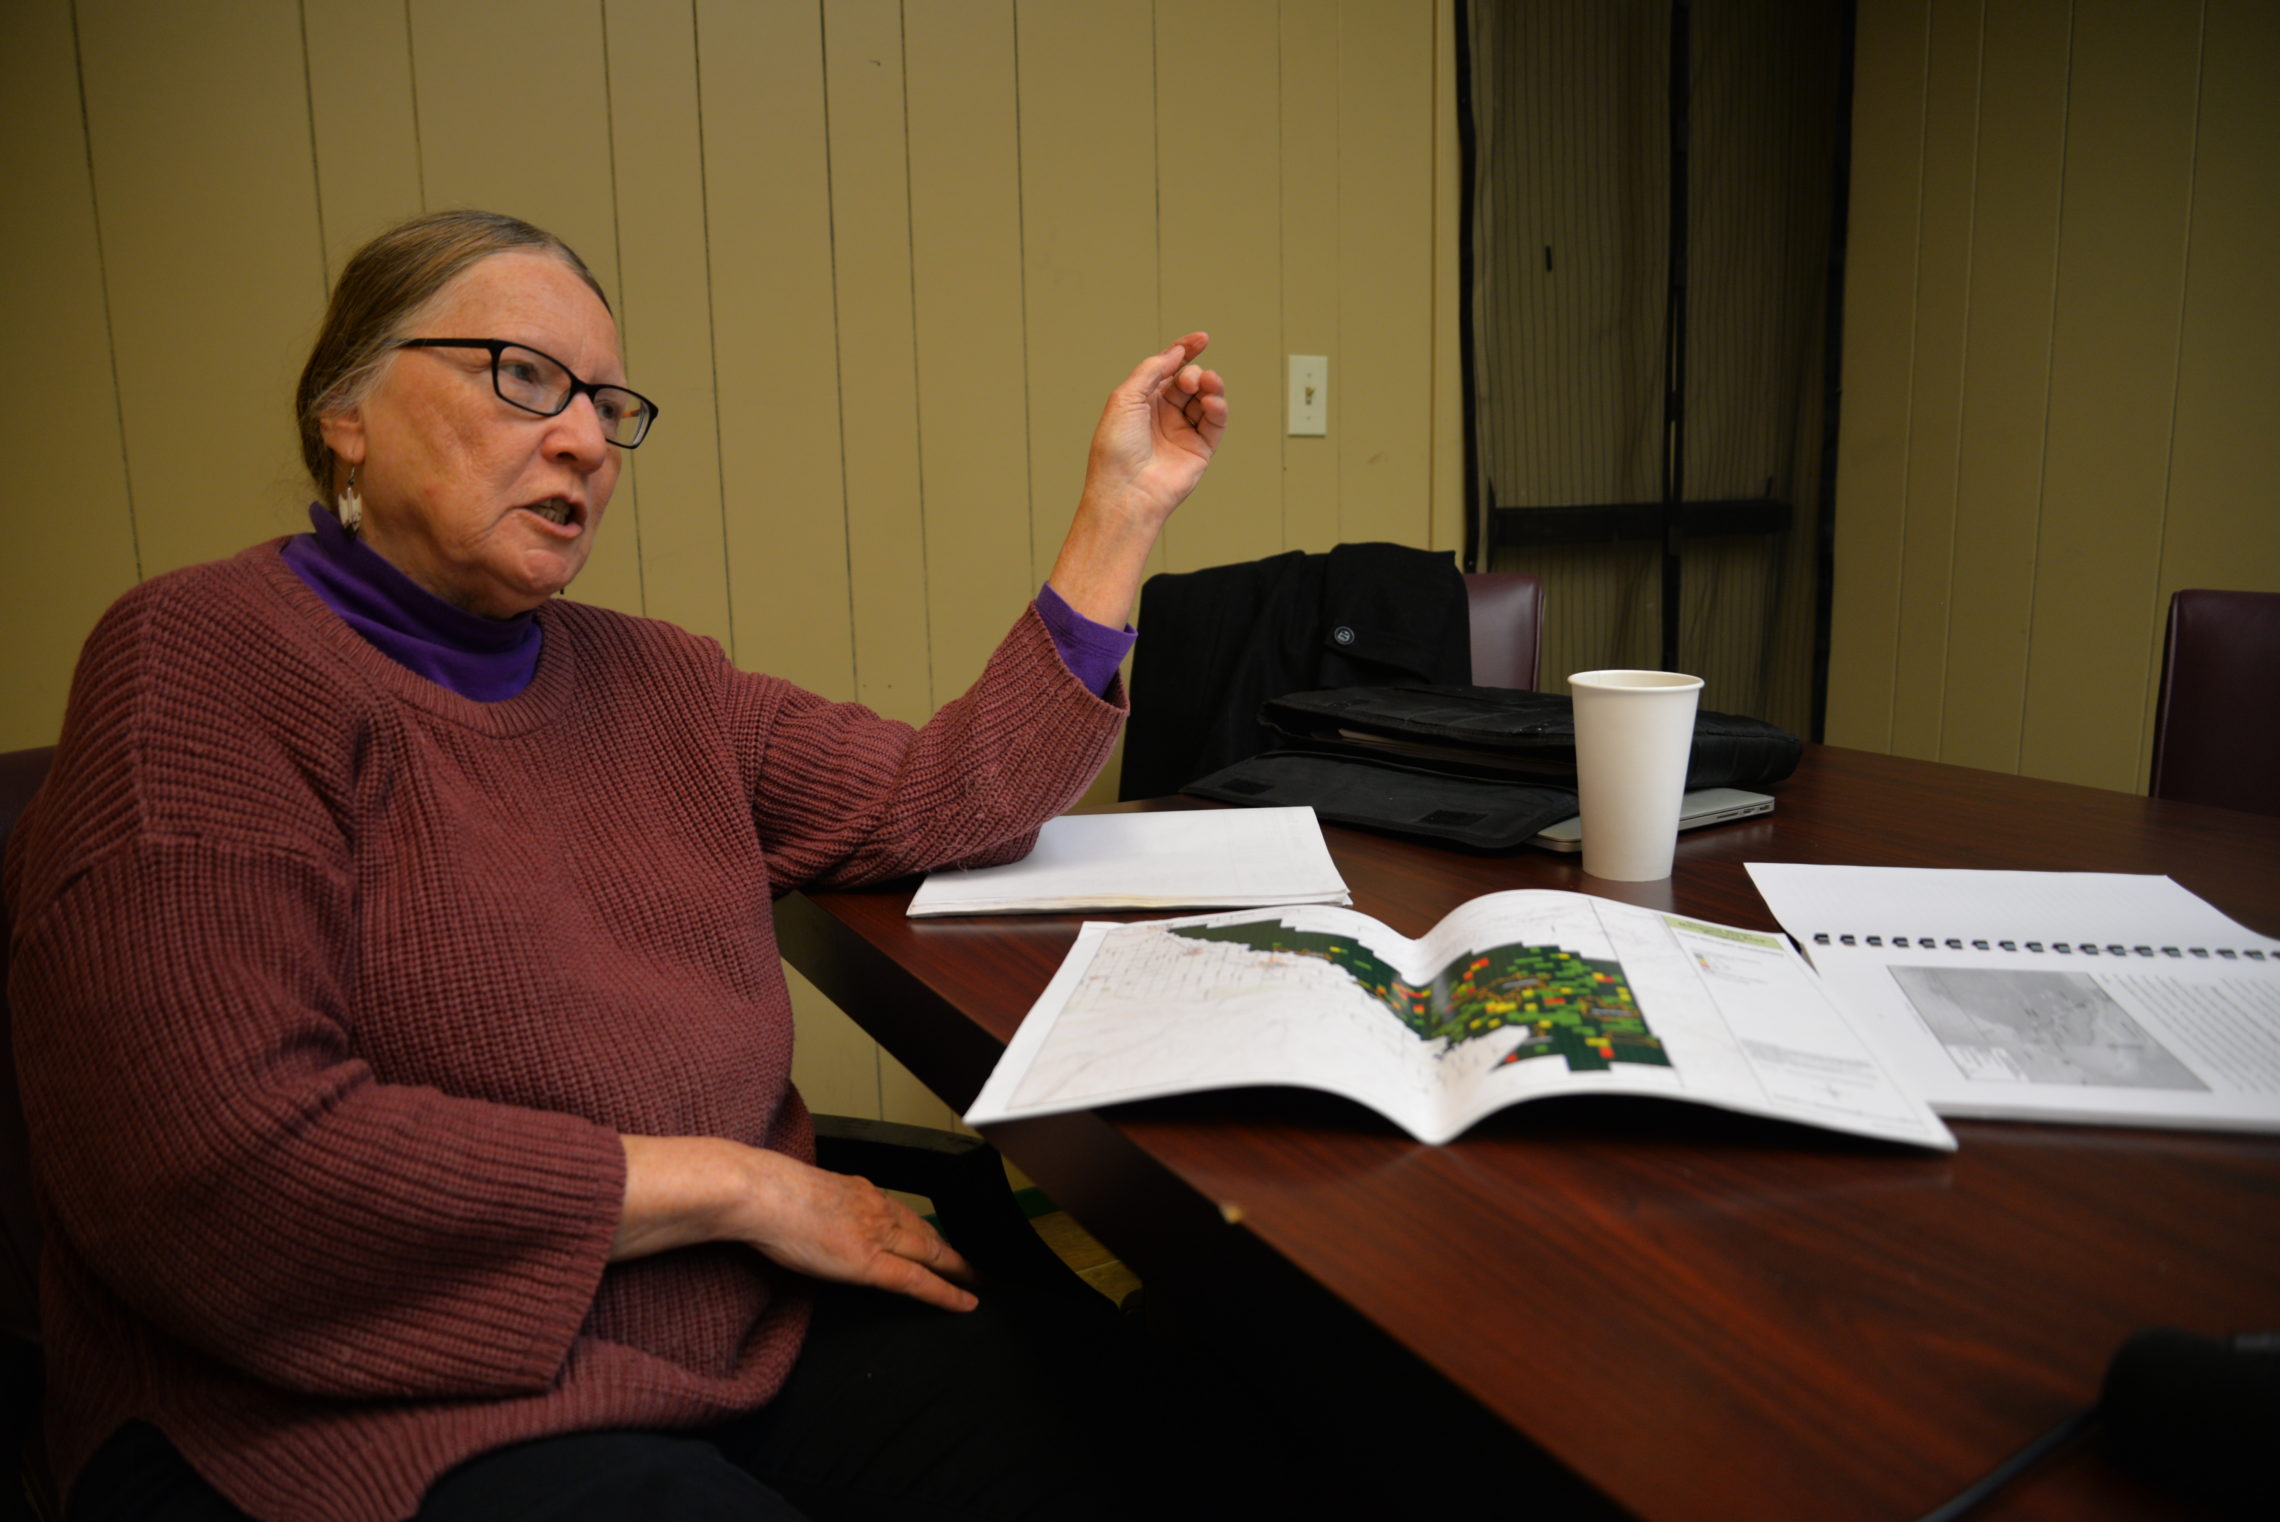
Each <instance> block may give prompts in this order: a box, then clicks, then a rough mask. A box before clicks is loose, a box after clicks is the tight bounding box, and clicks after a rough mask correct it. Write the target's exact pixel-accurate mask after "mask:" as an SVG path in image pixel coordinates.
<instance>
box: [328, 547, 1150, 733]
mask: <svg viewBox="0 0 2280 1522" xmlns="http://www.w3.org/2000/svg"><path fill="white" fill-rule="evenodd" d="M309 523H310V526H311V527H312V528H313V529H314V530H315V532H313V533H308V534H296V535H294V536H293V537H292V538H291V539H288V540H286V541H285V564H286V565H288V566H290V567H291V568H292V571H293V574H294V575H296V576H298V577H300V578H301V580H302V582H303V583H304V584H306V585H307V587H308V589H309V590H310V591H312V592H314V593H316V594H317V600H318V601H320V602H322V603H323V604H324V605H325V606H326V607H328V608H330V609H332V610H333V611H334V612H335V613H338V614H339V615H340V616H341V617H342V618H343V619H344V620H346V621H347V623H348V626H349V627H350V628H352V629H354V630H355V631H356V632H357V633H359V634H361V635H363V636H364V637H365V638H366V639H368V640H370V641H371V642H372V644H373V645H374V647H375V648H377V649H378V650H379V651H380V653H381V654H382V655H385V656H387V657H388V658H389V659H390V660H392V661H394V662H395V663H396V664H397V665H399V666H403V667H405V668H406V669H408V670H411V671H416V672H418V673H419V674H420V675H421V676H424V677H426V678H427V679H428V680H429V681H431V682H436V683H439V684H441V685H442V686H445V687H448V688H450V689H451V690H452V691H453V692H456V693H458V694H459V695H460V696H461V697H463V698H473V699H474V700H475V701H476V702H478V703H496V702H498V701H500V700H501V699H502V698H511V697H513V696H514V695H515V694H516V693H518V692H520V691H522V690H523V689H524V688H525V687H528V686H529V685H530V679H531V676H532V674H533V673H535V672H536V671H537V670H538V646H539V637H540V636H539V627H538V619H537V618H536V617H535V616H533V615H532V614H529V613H518V614H516V615H515V616H514V617H512V618H485V617H484V616H483V615H482V614H480V613H470V612H468V611H467V610H466V609H465V608H461V607H457V606H455V605H453V604H451V603H448V602H445V601H444V600H443V599H442V598H440V597H438V596H436V595H435V594H434V593H433V592H430V591H428V590H427V588H425V587H423V586H421V585H420V584H419V583H417V582H415V581H413V580H412V579H411V578H410V577H409V576H406V575H405V574H404V573H403V572H402V571H399V570H397V569H396V568H395V567H394V566H393V565H391V564H389V563H388V561H387V560H386V558H384V557H383V556H382V555H381V554H380V553H379V552H378V551H376V550H374V549H373V548H372V547H371V546H370V545H367V544H365V543H363V542H362V541H361V540H359V539H357V538H356V537H355V536H354V535H353V534H350V533H349V532H348V531H347V530H345V529H343V528H342V527H341V526H340V521H339V520H338V519H337V518H335V517H334V516H333V515H332V514H331V513H329V512H327V511H325V509H324V508H323V507H321V506H311V507H310V509H309ZM1037 614H1038V617H1040V618H1041V619H1043V620H1044V621H1045V632H1046V633H1048V634H1050V635H1051V636H1052V637H1053V648H1054V649H1056V650H1058V651H1059V652H1060V653H1061V662H1062V664H1063V665H1065V666H1067V667H1068V668H1069V672H1070V674H1071V675H1073V676H1075V677H1076V679H1077V680H1078V681H1080V682H1082V683H1084V684H1085V686H1086V687H1087V688H1089V689H1090V690H1091V691H1093V692H1094V693H1095V694H1099V693H1104V692H1106V691H1107V690H1108V684H1109V680H1110V678H1112V677H1114V676H1115V675H1116V668H1117V664H1118V663H1119V662H1121V661H1122V660H1123V659H1124V657H1125V655H1126V654H1127V653H1129V652H1130V651H1131V649H1132V642H1133V640H1134V639H1135V638H1137V636H1136V635H1134V634H1133V632H1132V631H1131V630H1130V629H1125V630H1123V631H1121V632H1120V631H1118V630H1115V629H1111V628H1109V627H1107V626H1106V625H1104V624H1096V623H1094V622H1093V621H1092V620H1091V619H1089V618H1087V617H1085V616H1084V615H1083V614H1082V613H1079V612H1078V611H1077V610H1076V609H1074V608H1072V607H1070V606H1069V605H1068V604H1067V603H1065V602H1063V601H1062V600H1061V594H1060V593H1058V592H1056V591H1054V590H1053V587H1052V584H1051V583H1049V582H1048V583H1047V584H1046V585H1045V586H1043V587H1042V588H1040V589H1039V590H1038V593H1037Z"/></svg>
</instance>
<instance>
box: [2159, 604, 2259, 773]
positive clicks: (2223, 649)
mask: <svg viewBox="0 0 2280 1522" xmlns="http://www.w3.org/2000/svg"><path fill="white" fill-rule="evenodd" d="M2148 790H2149V791H2150V792H2151V793H2152V794H2153V796H2154V797H2156V798H2168V799H2173V800H2176V801H2178V802H2182V803H2213V804H2215V805H2217V806H2218V807H2219V808H2227V809H2247V810H2249V811H2250V812H2252V813H2257V814H2280V592H2209V591H2186V592H2179V593H2178V594H2177V595H2176V596H2174V597H2172V598H2170V600H2169V639H2168V648H2167V650H2166V651H2165V653H2164V654H2163V657H2162V662H2161V701H2160V705H2159V706H2158V707H2157V708H2156V709H2155V710H2154V721H2153V777H2152V782H2151V786H2150V787H2149V789H2148Z"/></svg>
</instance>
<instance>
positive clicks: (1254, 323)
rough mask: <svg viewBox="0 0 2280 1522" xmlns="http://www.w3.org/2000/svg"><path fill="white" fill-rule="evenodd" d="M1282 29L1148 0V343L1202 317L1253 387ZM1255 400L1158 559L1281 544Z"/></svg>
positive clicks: (1272, 349)
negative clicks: (1154, 244)
mask: <svg viewBox="0 0 2280 1522" xmlns="http://www.w3.org/2000/svg"><path fill="white" fill-rule="evenodd" d="M1280 30H1281V29H1280V25H1279V21H1278V17H1277V13H1276V10H1275V8H1274V7H1271V6H1265V5H1249V6H1229V5H1225V4H1221V3H1219V0H1157V5H1156V37H1157V59H1156V101H1155V119H1156V164H1157V205H1158V214H1159V217H1160V218H1161V232H1160V235H1159V236H1160V240H1161V244H1162V249H1163V266H1162V275H1161V286H1162V291H1163V315H1162V319H1161V321H1160V322H1159V324H1158V327H1159V329H1160V332H1159V336H1158V338H1157V340H1156V341H1157V342H1162V341H1163V340H1164V339H1168V338H1173V337H1177V336H1178V335H1179V334H1181V333H1184V332H1189V331H1191V330H1193V329H1196V328H1203V329H1207V330H1208V331H1209V332H1210V333H1211V350H1210V353H1209V354H1208V355H1207V356H1206V358H1207V360H1208V362H1209V363H1210V364H1212V365H1213V366H1215V367H1216V368H1217V369H1218V370H1219V372H1220V374H1221V375H1223V376H1225V377H1226V378H1227V384H1228V386H1229V388H1230V392H1231V394H1236V395H1239V394H1240V393H1241V392H1242V391H1243V390H1246V389H1247V390H1249V391H1250V392H1251V393H1252V395H1253V397H1254V398H1260V397H1262V396H1271V395H1273V394H1274V393H1276V392H1278V391H1279V390H1280V377H1281V375H1282V369H1283V360H1282V355H1283V353H1284V348H1283V330H1282V310H1281V302H1280V300H1279V299H1278V298H1279V294H1280V292H1279V287H1280V285H1281V281H1282V264H1283V260H1282V247H1281V241H1282V239H1281V210H1280V208H1281V199H1282V198H1281V195H1280V194H1279V186H1278V184H1277V181H1278V178H1279V175H1280V171H1281V163H1282V153H1281V147H1282V144H1281V136H1282V111H1281V103H1280V92H1279V89H1278V82H1277V77H1276V76H1277V58H1278V55H1279V52H1280V47H1281V36H1280ZM1412 231H1414V229H1412ZM1134 357H1135V358H1137V357H1138V356H1137V355H1135V356H1134ZM1265 411H1266V409H1264V408H1261V407H1259V406H1258V405H1257V403H1256V401H1254V404H1253V406H1252V407H1251V408H1250V409H1249V411H1248V420H1247V426H1243V427H1237V426H1235V425H1234V421H1233V415H1232V413H1230V417H1229V427H1228V432H1227V440H1226V443H1225V444H1224V445H1223V446H1222V447H1221V449H1220V451H1219V454H1218V456H1217V457H1216V458H1215V459H1213V461H1212V462H1211V474H1210V475H1208V476H1206V477H1205V478H1204V482H1203V484H1202V485H1201V486H1199V487H1198V488H1196V492H1195V495H1194V497H1193V498H1191V499H1190V500H1189V501H1188V503H1187V504H1186V506H1184V507H1182V508H1181V509H1180V512H1179V515H1178V516H1177V517H1175V518H1174V519H1173V520H1172V523H1171V525H1170V527H1168V528H1167V529H1166V530H1165V532H1164V563H1165V565H1166V566H1167V567H1168V568H1169V569H1171V570H1175V571H1190V570H1195V569H1198V568H1200V567H1203V566H1211V565H1225V564H1228V563H1230V562H1233V561H1239V560H1256V559H1258V558H1259V557H1261V556H1263V555H1272V554H1276V553H1278V552H1279V551H1281V549H1282V548H1283V525H1282V479H1281V477H1282V451H1281V449H1280V448H1279V447H1277V440H1278V439H1279V438H1280V437H1281V433H1282V430H1281V429H1279V428H1276V427H1274V426H1273V423H1272V421H1271V413H1270V414H1268V415H1267V416H1262V415H1261V414H1262V412H1265Z"/></svg>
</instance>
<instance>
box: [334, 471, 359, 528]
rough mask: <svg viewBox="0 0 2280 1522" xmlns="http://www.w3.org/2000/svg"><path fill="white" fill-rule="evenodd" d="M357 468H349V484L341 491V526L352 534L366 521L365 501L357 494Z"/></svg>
mask: <svg viewBox="0 0 2280 1522" xmlns="http://www.w3.org/2000/svg"><path fill="white" fill-rule="evenodd" d="M356 470H357V467H355V466H354V465H351V466H349V467H348V484H347V485H346V486H344V487H342V488H341V489H340V526H341V527H342V528H344V529H347V530H348V531H349V532H350V533H351V534H353V533H355V532H356V528H357V525H358V524H360V523H362V522H363V521H364V499H363V498H362V497H360V496H358V495H357V494H356Z"/></svg>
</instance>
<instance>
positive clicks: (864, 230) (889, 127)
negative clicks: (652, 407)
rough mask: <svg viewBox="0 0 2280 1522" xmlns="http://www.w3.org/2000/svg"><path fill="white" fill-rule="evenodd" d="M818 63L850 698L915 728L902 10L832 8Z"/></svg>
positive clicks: (923, 709) (849, 0) (920, 660)
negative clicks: (826, 154) (827, 153)
mask: <svg viewBox="0 0 2280 1522" xmlns="http://www.w3.org/2000/svg"><path fill="white" fill-rule="evenodd" d="M823 62H824V90H825V93H826V97H827V98H826V103H825V110H826V112H827V113H828V116H829V120H830V123H831V234H832V251H833V264H834V269H835V271H836V275H837V281H838V309H837V326H838V330H839V387H840V392H839V396H840V430H841V433H840V438H841V442H842V444H843V446H844V448H845V452H846V464H845V467H844V468H845V470H846V472H847V556H848V569H849V572H850V581H851V585H852V587H853V590H854V611H855V692H856V695H857V696H858V697H860V698H861V699H862V700H863V701H864V702H866V703H868V704H870V705H871V706H872V707H873V708H875V709H877V710H878V711H879V712H881V713H883V714H887V715H889V716H891V717H893V718H898V719H907V720H910V721H911V722H913V723H916V722H919V721H921V720H923V719H924V718H925V717H926V715H927V714H928V713H929V712H930V711H931V702H930V697H931V692H932V682H931V679H930V677H929V675H928V661H927V651H926V625H927V618H926V592H927V587H926V519H925V504H924V502H923V501H922V499H921V495H920V493H921V487H920V483H919V467H918V358H917V352H916V349H915V338H914V335H913V333H912V326H911V322H912V318H911V289H910V285H911V271H910V171H909V161H908V157H907V155H906V153H905V141H906V140H905V136H904V133H905V126H904V118H903V67H902V16H901V11H900V8H899V7H898V6H897V5H895V4H894V3H893V0H829V3H827V4H826V5H825V7H824V13H823Z"/></svg>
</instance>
